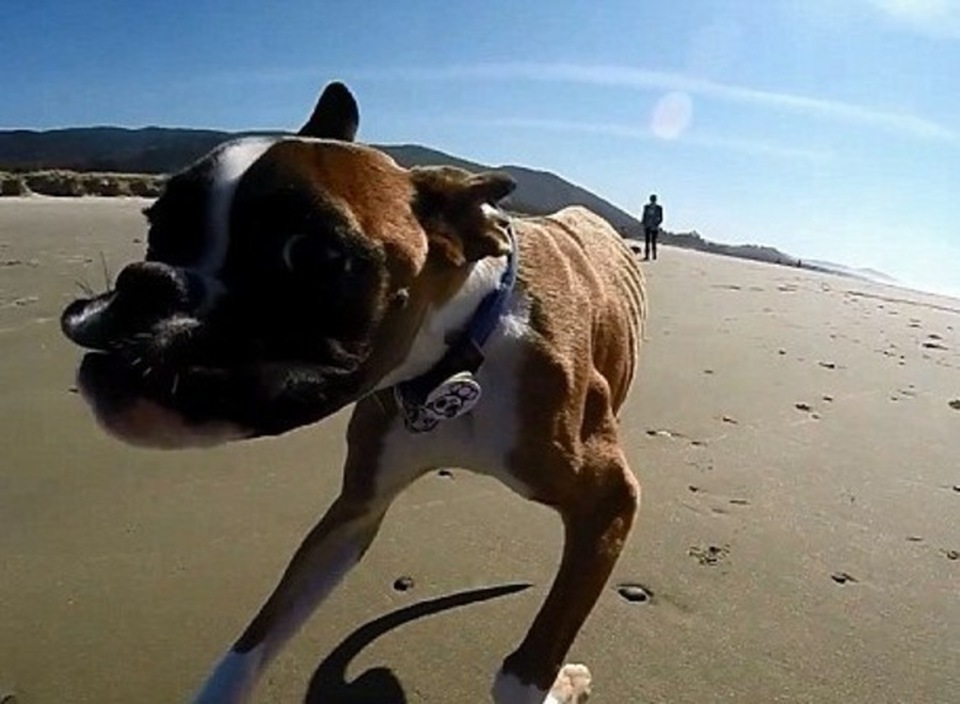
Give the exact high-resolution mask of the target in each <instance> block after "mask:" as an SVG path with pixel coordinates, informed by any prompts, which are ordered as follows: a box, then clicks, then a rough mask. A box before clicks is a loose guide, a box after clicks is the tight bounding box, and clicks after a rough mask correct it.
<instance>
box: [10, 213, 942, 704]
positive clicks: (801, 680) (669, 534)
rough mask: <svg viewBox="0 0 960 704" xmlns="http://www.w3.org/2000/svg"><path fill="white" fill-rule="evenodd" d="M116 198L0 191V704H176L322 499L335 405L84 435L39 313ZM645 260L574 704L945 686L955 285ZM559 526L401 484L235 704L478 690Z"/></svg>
mask: <svg viewBox="0 0 960 704" xmlns="http://www.w3.org/2000/svg"><path fill="white" fill-rule="evenodd" d="M140 206H141V203H139V202H138V201H136V200H134V199H130V200H126V199H123V200H112V201H98V200H95V199H94V200H86V199H85V200H82V201H69V200H64V201H60V200H57V201H50V200H43V199H33V200H31V199H25V200H17V199H12V200H9V201H8V200H4V201H0V390H2V393H0V451H2V458H3V461H2V471H0V558H2V564H3V566H4V567H3V577H2V578H0V700H2V699H3V695H4V694H5V693H14V694H15V695H16V701H17V702H29V703H45V702H64V701H69V702H96V703H97V704H104V703H108V702H118V703H120V702H124V703H127V702H154V701H156V702H170V701H185V700H186V699H187V698H188V696H189V693H190V692H191V691H192V690H193V688H194V687H195V686H196V685H197V684H198V683H199V682H200V681H201V680H202V678H203V677H204V675H205V673H206V671H207V668H208V667H209V666H210V664H211V663H212V662H213V661H214V660H215V659H216V657H217V656H218V655H219V652H220V650H221V648H222V647H224V646H225V645H226V644H228V643H229V642H230V640H231V639H232V638H233V637H234V636H236V635H237V633H238V632H239V630H240V629H241V628H242V627H243V626H244V625H245V622H246V619H247V618H248V616H249V615H250V613H251V612H252V611H253V610H254V609H255V608H256V607H257V606H258V604H259V603H260V601H261V599H262V598H263V597H264V596H265V595H266V594H267V593H268V591H269V590H270V588H271V587H272V585H273V583H274V581H275V579H276V578H277V576H278V573H279V571H280V570H281V569H282V568H283V566H284V564H285V562H286V559H287V557H288V556H289V554H290V553H291V552H292V550H293V549H294V548H295V547H296V545H297V544H298V542H299V540H300V538H301V537H302V535H303V534H304V533H305V532H306V531H307V530H308V529H309V527H310V526H311V525H312V522H313V521H314V520H315V518H316V517H317V516H318V514H319V513H320V511H321V510H322V509H323V508H324V507H325V506H326V505H327V504H328V503H329V502H330V500H331V499H332V497H333V494H334V492H335V490H336V486H337V482H338V476H339V462H340V459H341V456H342V451H343V442H342V439H341V438H342V432H343V428H344V422H345V416H343V415H340V416H337V417H335V418H333V419H331V420H330V421H328V422H327V423H325V424H322V425H320V426H317V427H314V428H309V429H306V430H303V431H300V432H297V433H294V434H292V435H291V436H289V437H285V438H281V439H278V440H269V441H257V442H253V443H249V444H246V445H234V446H231V447H225V448H219V449H215V450H209V451H203V452H192V451H191V452H184V453H163V452H148V451H143V450H135V449H132V448H128V447H125V446H122V445H120V444H118V443H117V442H115V441H113V440H111V439H109V438H108V437H106V436H105V435H104V434H102V433H101V432H99V431H98V430H97V429H96V428H95V426H94V423H93V421H92V419H91V417H90V415H89V414H88V412H87V411H86V409H85V408H84V407H83V405H82V402H81V401H80V399H79V398H78V397H77V395H76V394H74V393H71V387H72V385H73V380H72V375H73V368H74V365H75V363H76V361H77V358H78V353H77V351H76V350H75V349H73V348H71V347H70V346H69V345H68V344H67V343H66V341H65V340H63V339H62V338H61V336H60V334H59V329H58V324H57V315H58V313H59V311H60V309H61V308H62V306H63V305H64V303H65V302H66V301H68V300H69V299H70V298H71V297H72V296H74V295H75V294H76V292H77V291H78V288H77V283H76V282H77V281H81V282H84V285H90V286H93V287H94V288H97V287H102V285H103V278H104V273H103V269H104V263H105V265H106V269H107V270H108V272H109V273H113V272H116V271H117V269H118V268H119V267H120V265H121V264H122V263H123V262H124V261H128V260H130V259H132V258H135V257H137V256H139V254H140V253H141V251H142V246H143V245H142V242H140V241H139V239H140V238H142V237H143V230H142V228H141V226H140V223H139V213H138V211H139V207H140ZM101 255H102V256H101ZM646 271H647V273H648V277H649V283H650V289H651V291H650V293H651V307H652V315H651V325H650V329H649V333H648V338H649V339H648V340H647V343H646V348H645V351H644V357H643V364H642V373H641V378H640V379H639V383H638V384H637V386H636V388H635V390H634V393H633V394H632V397H631V399H630V400H629V402H628V405H627V408H626V412H625V414H624V417H623V435H624V437H625V440H626V445H627V447H628V450H629V456H630V458H631V461H632V463H633V465H634V467H635V469H636V471H637V473H638V475H639V476H640V477H641V481H642V483H643V487H644V505H643V509H642V512H641V518H640V520H639V523H638V526H637V529H636V532H635V534H634V535H633V538H632V540H631V542H630V544H629V545H628V547H627V551H626V554H625V555H624V558H623V559H622V561H621V562H620V564H619V566H618V568H617V570H616V572H615V574H614V577H613V580H612V581H611V584H610V587H609V589H607V590H606V591H605V593H604V595H603V597H602V598H601V600H600V603H599V604H598V607H597V609H596V611H595V612H594V614H593V616H592V617H591V619H590V621H589V622H588V624H587V626H586V628H585V629H584V630H583V632H582V633H581V635H580V637H579V639H578V640H577V642H576V644H575V646H574V651H573V653H572V657H573V658H574V659H576V660H580V661H583V662H586V663H587V664H589V665H590V667H591V669H592V670H593V673H594V677H595V696H594V698H593V699H592V700H591V701H596V702H597V703H598V704H602V703H604V702H611V703H613V702H616V703H617V704H624V703H628V702H629V703H634V702H637V703H646V702H651V703H652V702H671V703H674V702H691V703H694V702H695V703H703V702H716V701H732V702H757V703H766V702H773V701H777V702H810V703H817V704H828V703H831V702H843V703H845V704H859V703H862V704H875V703H877V702H931V703H942V704H947V703H948V702H956V701H958V697H960V694H958V692H960V597H958V593H960V592H958V585H960V552H958V551H960V463H958V460H957V458H958V457H960V301H956V300H951V299H944V298H938V297H935V296H928V295H921V294H912V293H909V292H905V291H903V290H900V289H892V288H886V287H883V286H880V285H874V284H869V283H864V282H860V281H855V280H852V279H848V278H840V277H835V276H830V275H825V274H818V273H813V272H808V271H803V270H796V269H788V268H783V267H776V266H767V265H762V264H754V263H749V262H744V261H739V260H734V259H729V258H722V257H714V256H710V255H705V254H700V253H696V252H689V251H681V250H676V249H671V248H668V247H663V248H662V253H661V258H660V260H659V261H657V262H655V263H652V264H650V265H649V266H647V267H646ZM559 539H560V527H559V524H558V521H557V520H556V518H555V517H554V516H553V515H552V514H551V513H550V512H549V511H547V510H545V509H542V508H538V507H535V506H533V505H531V504H529V503H526V502H524V501H522V500H520V499H518V498H516V497H514V496H512V495H511V494H510V493H509V492H507V491H506V490H505V489H503V488H501V487H499V486H498V485H496V484H495V483H493V482H491V481H489V480H486V479H482V478H479V477H474V476H471V475H469V474H467V473H465V472H463V471H460V470H453V471H452V472H448V473H445V474H444V475H439V474H438V475H434V476H430V477H427V478H425V479H424V480H423V481H421V482H420V483H419V484H417V485H416V486H414V487H413V488H412V489H411V490H410V491H409V492H408V493H407V494H406V495H404V496H403V497H402V499H401V500H400V501H399V503H398V504H397V505H396V507H395V508H394V510H393V511H392V512H391V513H390V515H389V517H388V520H387V522H386V525H385V526H384V529H383V531H382V533H381V537H380V538H379V539H378V541H377V543H376V544H375V545H374V547H373V549H372V550H371V551H370V553H369V554H368V556H367V557H366V559H365V560H364V562H363V564H362V565H361V566H360V567H359V568H358V569H357V570H356V571H355V572H354V573H353V574H351V575H350V576H349V577H348V579H347V581H346V582H345V584H344V585H343V587H342V588H341V589H340V590H338V591H337V592H336V593H335V595H334V596H333V597H332V598H331V600H330V601H329V602H328V603H327V604H326V605H325V606H324V608H323V609H322V611H321V612H320V613H319V614H318V615H317V616H316V617H315V618H314V619H313V621H312V622H311V623H310V624H309V625H308V627H307V628H306V629H305V631H304V632H303V633H302V634H301V635H300V636H299V637H298V638H297V639H296V640H295V641H294V643H293V644H292V646H291V647H290V648H289V649H288V650H287V651H286V652H285V653H284V654H283V655H282V656H281V657H280V659H279V660H278V662H277V663H276V665H275V666H274V667H273V668H272V669H271V671H270V672H269V674H268V677H267V678H266V679H265V681H264V683H263V686H262V688H261V689H260V692H259V698H258V701H262V702H283V703H289V702H300V701H305V698H306V701H321V695H324V697H323V698H322V701H324V702H348V701H377V702H385V703H386V704H394V703H397V702H411V703H413V702H439V703H442V704H446V703H449V702H454V701H486V699H485V697H486V692H487V690H488V688H489V684H490V681H491V678H492V675H493V673H494V671H495V670H496V668H497V665H498V663H499V660H500V658H502V656H503V655H505V654H506V653H507V652H509V651H510V649H511V648H512V646H513V645H514V643H515V642H516V641H517V639H518V638H519V637H520V636H521V635H522V633H523V631H524V629H525V627H526V625H527V624H528V623H529V620H530V619H531V618H532V616H533V613H534V611H535V609H536V607H537V605H538V603H539V601H540V600H541V599H542V598H543V595H544V593H545V590H546V588H547V587H548V586H549V580H550V578H551V577H552V574H553V570H554V568H555V564H556V560H557V553H558V549H559ZM401 578H406V579H402V580H401V581H400V582H398V579H401ZM527 584H529V585H530V586H529V587H527V588H523V587H524V585H527ZM501 587H502V588H501ZM486 588H493V589H486ZM371 692H378V693H379V694H378V695H376V696H373V695H371V694H370V693H371Z"/></svg>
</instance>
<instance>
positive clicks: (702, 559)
mask: <svg viewBox="0 0 960 704" xmlns="http://www.w3.org/2000/svg"><path fill="white" fill-rule="evenodd" d="M729 554H730V546H729V545H707V546H706V547H704V546H702V545H694V546H692V547H691V548H690V549H689V550H687V555H689V556H690V557H692V558H694V559H695V560H696V561H697V562H699V563H700V564H701V565H703V566H704V567H716V566H717V565H719V564H720V563H721V562H723V561H724V560H725V559H726V558H727V556H728V555H729Z"/></svg>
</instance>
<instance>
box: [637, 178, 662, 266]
mask: <svg viewBox="0 0 960 704" xmlns="http://www.w3.org/2000/svg"><path fill="white" fill-rule="evenodd" d="M662 222H663V208H662V207H661V206H660V204H659V203H657V196H656V194H651V196H650V202H649V203H647V204H646V205H645V206H643V217H642V218H641V220H640V223H641V224H642V225H643V258H644V259H645V260H648V259H650V254H651V253H652V254H653V258H654V259H656V258H657V237H658V236H659V235H660V223H662Z"/></svg>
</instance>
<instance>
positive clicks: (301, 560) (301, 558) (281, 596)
mask: <svg viewBox="0 0 960 704" xmlns="http://www.w3.org/2000/svg"><path fill="white" fill-rule="evenodd" d="M390 421H391V418H390V417H389V416H385V415H384V414H383V413H382V412H381V411H379V410H378V409H377V408H376V407H374V405H373V404H372V403H369V402H361V403H359V404H358V405H357V408H356V410H355V412H354V414H353V417H352V419H351V421H350V429H349V431H348V452H347V460H346V463H345V466H344V476H343V488H342V489H341V493H340V496H339V497H338V498H337V499H336V501H334V503H333V505H332V506H331V507H330V508H329V509H328V511H327V513H326V514H325V515H324V516H323V518H322V519H321V520H320V523H319V524H317V526H316V527H315V528H314V529H313V530H312V531H310V533H309V534H308V535H307V537H306V539H304V541H303V543H302V544H301V545H300V548H299V549H298V550H297V552H296V554H295V555H294V556H293V559H292V560H291V561H290V564H289V565H288V566H287V569H286V571H285V572H284V574H283V577H282V578H281V580H280V583H279V584H278V585H277V587H276V589H275V590H274V592H273V594H271V595H270V598H269V599H268V600H267V602H266V603H265V604H264V605H263V607H261V609H260V612H259V613H258V614H257V615H256V617H255V618H254V619H253V621H252V622H251V623H250V625H249V626H248V627H247V629H246V630H245V631H244V632H243V635H242V636H240V638H239V640H237V642H236V643H235V644H234V645H233V647H232V648H231V649H230V651H229V652H228V653H227V654H226V655H225V656H224V657H223V659H222V660H221V661H220V663H219V665H218V666H217V668H216V669H215V670H214V671H213V673H212V674H211V675H210V677H209V679H208V680H207V682H206V683H205V684H204V686H203V688H202V689H201V690H200V693H199V695H197V698H196V700H195V702H196V703H197V704H214V703H216V704H240V703H241V702H245V701H247V700H248V699H249V698H250V695H251V693H252V691H253V688H254V686H255V685H256V682H257V679H258V677H259V675H260V674H261V673H262V672H263V670H264V669H265V668H266V667H267V665H268V664H269V662H270V661H271V659H272V658H273V657H274V656H275V655H276V654H277V653H278V652H279V651H280V649H281V648H282V647H283V645H284V643H285V642H286V641H287V640H288V639H289V638H290V637H291V636H292V635H293V634H294V633H296V631H297V630H298V629H299V628H300V626H302V625H303V623H304V621H306V620H307V618H308V617H309V616H310V614H311V613H312V612H313V610H314V609H315V608H316V607H317V606H318V605H319V604H320V602H321V601H322V600H323V599H324V598H325V597H326V596H327V595H328V594H329V593H330V592H331V591H332V590H333V588H334V587H336V585H337V584H338V583H339V582H340V580H341V579H342V578H343V576H344V575H345V574H346V573H347V572H348V571H349V570H350V568H351V567H353V566H354V565H355V564H356V563H357V562H358V561H359V560H360V558H361V557H362V556H363V554H364V552H365V551H366V550H367V548H368V547H369V546H370V543H371V542H372V541H373V539H374V537H375V536H376V534H377V530H378V529H379V527H380V524H381V522H382V521H383V517H384V515H385V514H386V512H387V509H388V508H389V506H390V503H391V501H392V500H393V498H394V497H395V496H396V495H397V494H398V493H400V491H402V490H403V488H404V487H406V486H407V484H409V483H410V482H411V481H412V480H413V479H414V478H416V476H417V472H416V471H415V469H414V468H412V467H411V468H409V471H407V470H408V468H407V467H406V465H403V466H400V465H399V464H398V463H396V462H394V463H393V464H392V465H391V472H390V480H389V481H386V480H384V481H378V479H380V477H379V475H380V473H381V472H380V464H381V461H382V457H381V447H380V444H379V443H378V442H376V438H378V437H382V435H383V433H385V432H386V429H387V427H388V426H389V423H390Z"/></svg>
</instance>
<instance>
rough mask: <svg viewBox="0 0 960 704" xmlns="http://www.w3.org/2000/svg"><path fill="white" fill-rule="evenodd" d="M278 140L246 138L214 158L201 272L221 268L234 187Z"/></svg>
mask: <svg viewBox="0 0 960 704" xmlns="http://www.w3.org/2000/svg"><path fill="white" fill-rule="evenodd" d="M278 141H279V138H276V137H247V138H244V139H240V140H237V141H235V142H230V143H229V144H226V145H224V146H223V147H221V148H220V149H219V150H218V152H217V153H216V155H215V156H214V169H213V183H211V185H210V204H209V211H208V212H209V216H208V217H209V221H208V223H207V230H208V239H207V242H206V247H205V250H204V254H203V259H202V260H201V262H200V269H201V270H203V271H205V272H211V273H213V272H216V271H218V270H219V269H220V267H221V266H223V262H224V260H225V259H226V256H227V249H228V247H229V244H230V211H231V210H232V208H233V196H234V193H236V190H237V184H238V183H239V182H240V179H241V178H242V177H243V175H244V174H245V173H246V172H247V169H249V168H250V167H251V166H252V165H253V163H254V162H255V161H256V160H257V159H259V158H260V157H261V156H263V154H264V152H266V151H267V149H269V148H270V147H271V146H273V145H274V144H276V143H277V142H278Z"/></svg>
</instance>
